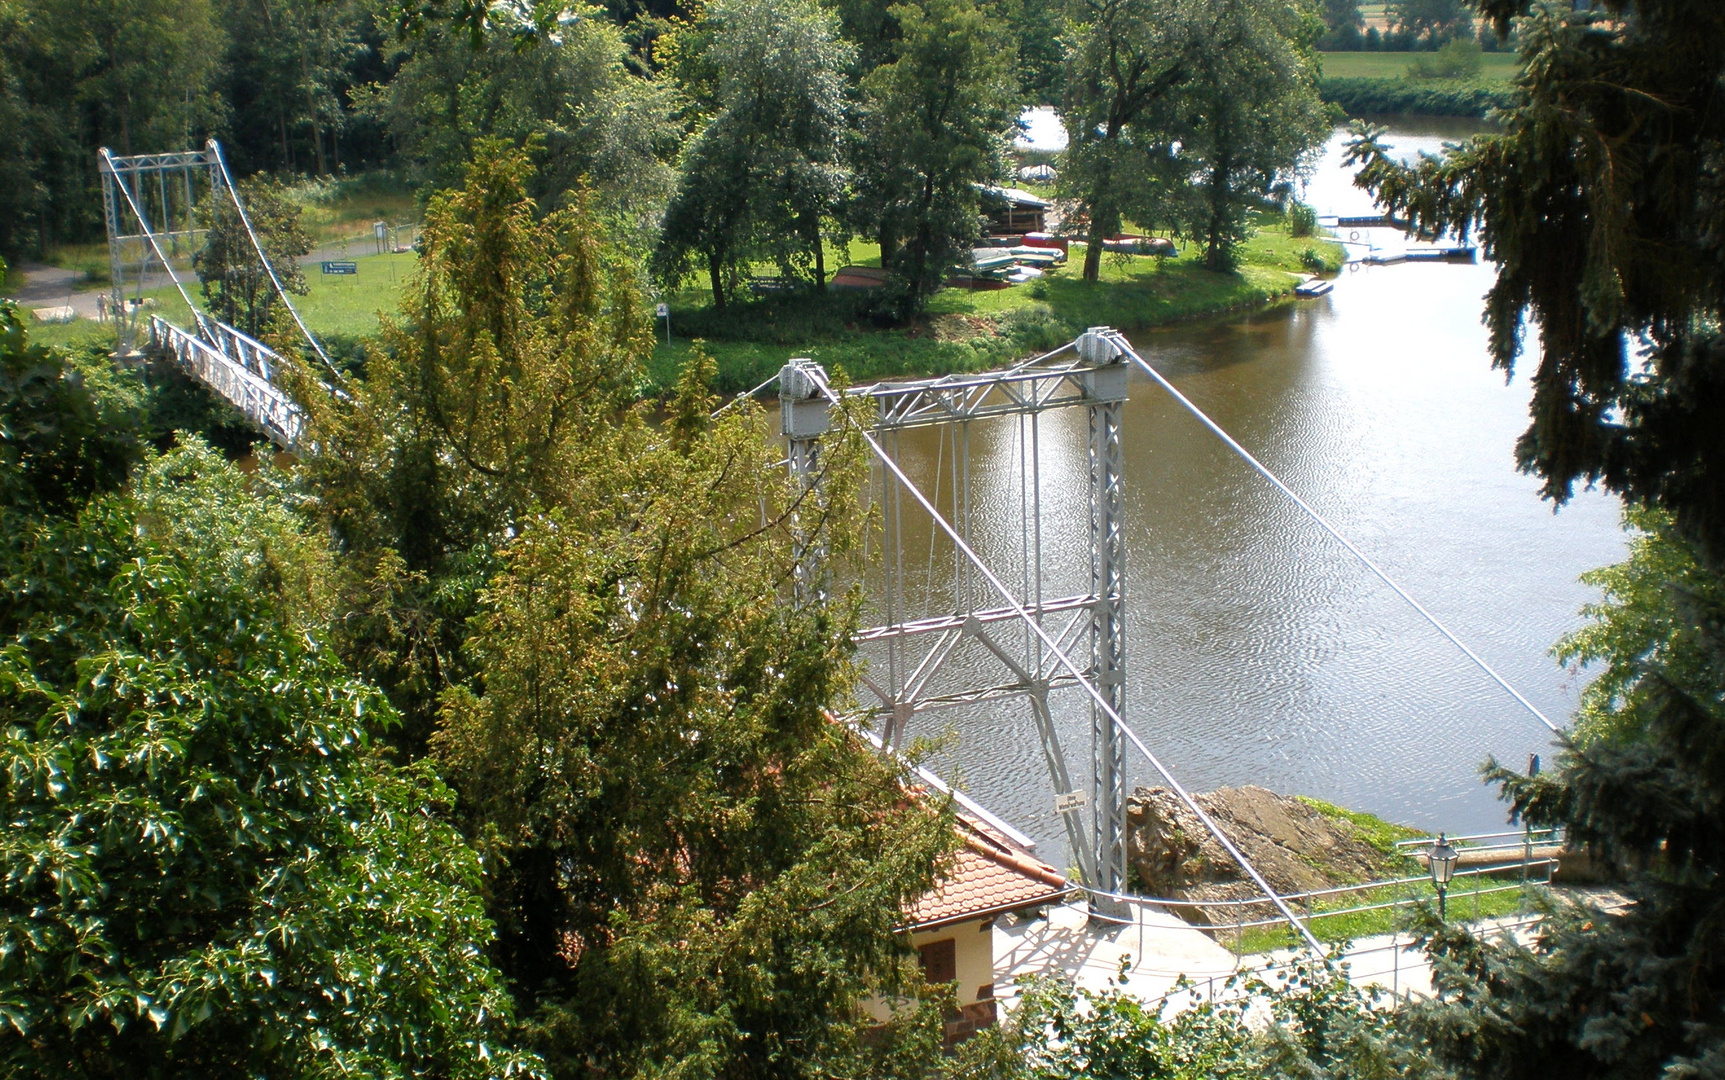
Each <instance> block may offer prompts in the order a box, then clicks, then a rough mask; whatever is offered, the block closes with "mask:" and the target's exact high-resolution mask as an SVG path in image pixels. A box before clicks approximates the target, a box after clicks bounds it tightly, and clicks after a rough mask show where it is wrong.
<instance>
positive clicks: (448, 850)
mask: <svg viewBox="0 0 1725 1080" xmlns="http://www.w3.org/2000/svg"><path fill="white" fill-rule="evenodd" d="M98 362H99V363H101V364H102V365H103V366H104V367H105V360H102V361H98ZM0 365H3V368H4V370H5V372H6V373H7V378H6V379H5V380H4V381H0V533H3V536H4V539H3V541H0V578H3V579H4V590H3V592H0V596H3V597H4V599H3V600H0V813H3V814H4V815H5V819H6V821H7V828H6V830H5V833H4V835H3V836H0V866H3V867H4V873H3V874H0V1073H4V1074H5V1075H8V1076H69V1077H129V1076H152V1075H154V1076H168V1075H197V1076H210V1077H236V1078H237V1077H242V1076H256V1075H260V1074H263V1075H272V1076H292V1077H299V1076H304V1077H311V1076H328V1075H331V1074H334V1073H344V1074H361V1075H369V1076H410V1075H444V1076H461V1077H494V1076H495V1077H501V1076H505V1075H511V1074H515V1075H520V1074H523V1073H528V1072H532V1071H534V1062H533V1061H532V1059H531V1058H528V1057H523V1056H522V1055H521V1054H519V1053H517V1052H515V1051H514V1050H512V1049H511V1048H510V1046H509V1041H508V1040H509V1038H510V1032H509V1030H508V1028H507V1024H508V1022H509V1021H508V1018H509V1010H510V1001H509V997H508V995H507V994H506V993H505V992H504V991H503V989H502V986H501V981H500V979H499V977H498V974H497V972H496V971H495V969H493V968H492V967H491V966H490V964H489V963H488V962H487V961H486V960H485V958H484V953H485V949H486V946H487V944H488V943H489V941H490V939H491V935H492V931H491V926H490V924H489V923H488V922H487V921H486V919H485V917H484V912H483V906H482V903H481V901H480V898H479V891H478V890H479V869H480V868H479V861H478V859H477V857H476V855H475V854H474V852H473V851H472V850H471V849H470V848H468V847H467V846H466V845H465V844H464V843H463V842H462V840H461V838H460V836H459V835H458V834H457V833H456V832H455V831H454V830H453V829H452V828H450V827H449V826H448V825H447V824H444V823H443V822H442V821H440V820H439V819H438V818H436V817H433V816H431V815H430V814H428V813H427V812H426V811H427V809H428V808H432V807H436V806H439V805H446V804H447V802H448V799H449V794H448V791H447V790H446V789H445V788H443V787H442V785H441V784H439V783H438V782H437V781H436V779H435V778H434V777H432V776H431V775H430V774H429V773H428V772H426V771H425V770H423V769H413V770H402V769H398V768H396V767H394V766H391V765H389V764H387V763H386V762H384V761H383V760H382V759H381V758H379V757H378V756H377V755H376V754H375V753H374V752H373V751H372V750H371V749H370V747H369V744H370V740H371V738H372V735H373V733H374V732H375V731H376V730H377V728H378V727H379V726H381V725H385V724H387V723H389V722H390V711H389V709H388V706H387V705H386V704H385V703H384V702H383V701H382V700H381V698H380V697H379V695H378V694H377V692H376V691H375V690H374V689H372V688H370V687H367V686H365V685H364V684H363V683H360V682H358V681H356V680H354V679H353V678H352V676H351V675H349V674H348V673H346V672H345V671H344V670H343V669H342V668H341V666H340V664H339V663H338V662H337V661H336V659H335V657H334V654H333V653H332V652H331V650H329V649H328V648H327V647H324V646H322V645H320V643H319V638H320V636H321V635H322V632H323V629H324V627H325V626H326V625H327V621H328V617H329V611H330V608H329V598H330V594H329V590H328V588H327V585H328V565H327V564H328V552H327V551H326V550H325V548H324V547H323V545H322V543H321V542H320V541H319V540H318V539H317V538H315V536H314V535H313V534H311V533H310V532H308V531H307V530H306V528H305V525H304V523H303V522H301V521H299V520H296V519H295V518H294V517H293V515H291V514H290V513H288V512H287V511H286V510H284V509H283V507H282V506H281V504H280V503H279V502H276V501H275V500H274V499H273V498H272V497H270V496H268V495H265V494H262V493H260V488H267V487H268V486H269V482H270V481H269V478H267V477H266V478H260V480H252V479H249V478H247V477H246V476H244V475H243V474H241V473H240V472H239V471H238V470H237V469H235V468H233V467H232V466H230V465H228V464H226V463H225V462H223V461H222V460H221V459H220V458H219V457H218V456H216V455H214V454H212V453H211V452H209V451H208V450H207V449H205V448H203V447H202V446H201V445H196V444H194V445H192V446H190V447H188V448H186V449H183V450H178V451H175V452H173V453H170V454H168V455H167V456H165V457H161V458H151V459H149V460H147V461H145V462H144V464H143V467H142V468H141V469H139V470H137V472H136V474H135V475H134V476H133V477H132V478H131V479H130V480H129V481H128V479H127V476H126V474H125V471H124V469H123V468H121V467H117V466H119V465H120V463H122V462H124V461H127V460H134V461H135V460H137V457H138V445H137V442H136V439H135V437H128V435H127V433H126V425H125V424H124V423H120V424H116V425H113V426H110V425H109V424H106V423H104V424H100V425H94V424H91V423H90V419H91V418H92V417H98V416H99V417H104V418H106V419H108V420H115V421H120V420H123V419H124V417H125V416H126V414H127V412H128V411H129V410H130V409H131V408H132V407H134V406H135V405H136V403H137V400H138V398H139V393H138V391H137V389H136V388H135V387H131V388H128V387H126V386H124V385H119V384H121V383H123V382H124V381H125V380H123V379H120V378H118V377H116V376H114V375H113V374H112V373H111V372H108V371H103V370H101V369H99V368H97V367H95V366H93V365H92V366H90V367H88V368H85V369H82V370H80V369H79V368H77V367H74V366H71V365H70V364H69V363H68V361H67V360H66V358H65V357H64V356H61V355H56V354H44V353H43V352H41V351H40V350H33V349H31V348H30V347H29V346H28V345H27V343H26V342H24V341H23V337H22V332H21V328H20V327H19V326H18V324H17V320H16V316H15V314H14V311H13V309H12V308H11V307H10V305H4V306H0ZM20 375H22V376H23V377H22V378H20V377H19V376H20ZM116 389H118V390H119V391H120V395H119V397H120V399H119V400H115V395H114V393H113V392H114V391H115V390H116ZM131 427H133V428H135V427H136V423H135V421H134V422H133V423H132V424H131Z"/></svg>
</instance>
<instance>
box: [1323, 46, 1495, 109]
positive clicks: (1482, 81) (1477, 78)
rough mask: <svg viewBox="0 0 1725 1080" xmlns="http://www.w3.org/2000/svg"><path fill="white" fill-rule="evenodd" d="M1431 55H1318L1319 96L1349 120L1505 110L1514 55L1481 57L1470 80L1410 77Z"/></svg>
mask: <svg viewBox="0 0 1725 1080" xmlns="http://www.w3.org/2000/svg"><path fill="white" fill-rule="evenodd" d="M1433 55H1434V54H1432V53H1411V52H1327V53H1320V54H1319V56H1320V58H1321V64H1322V70H1323V76H1322V77H1321V78H1320V79H1319V80H1318V93H1319V95H1320V96H1321V97H1322V98H1323V99H1324V100H1325V101H1327V102H1329V103H1331V104H1333V105H1335V106H1337V107H1338V108H1340V109H1341V110H1342V111H1344V112H1346V113H1347V114H1348V115H1349V116H1356V117H1357V116H1388V115H1408V116H1466V117H1474V118H1482V117H1484V116H1485V115H1486V114H1487V113H1489V112H1490V111H1491V110H1493V109H1501V108H1506V107H1508V105H1509V104H1510V101H1511V98H1512V96H1513V94H1514V79H1515V76H1516V75H1517V74H1518V73H1519V72H1520V70H1521V57H1520V56H1519V55H1517V54H1516V53H1513V52H1497V53H1485V54H1482V55H1481V56H1480V58H1479V59H1480V68H1479V72H1478V74H1476V75H1474V76H1472V77H1469V78H1453V79H1441V78H1410V77H1409V74H1408V69H1409V67H1410V66H1412V65H1413V64H1414V63H1415V62H1416V61H1417V60H1419V59H1420V58H1422V57H1423V58H1427V59H1429V58H1431V57H1432V56H1433Z"/></svg>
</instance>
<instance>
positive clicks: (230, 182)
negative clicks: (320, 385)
mask: <svg viewBox="0 0 1725 1080" xmlns="http://www.w3.org/2000/svg"><path fill="white" fill-rule="evenodd" d="M209 149H210V152H211V153H213V154H214V155H215V157H216V167H217V168H218V169H220V170H221V174H222V186H223V187H226V188H227V189H228V197H229V198H230V199H232V200H233V201H234V209H235V210H238V211H239V212H240V224H242V225H244V226H245V227H246V235H247V236H249V237H251V241H252V250H253V251H256V252H257V253H258V261H259V262H261V263H263V264H264V273H266V274H268V275H269V276H270V284H271V285H274V286H275V290H276V295H277V296H278V297H280V298H281V302H282V303H283V304H284V305H286V307H287V309H288V314H289V315H292V316H293V321H294V325H295V326H297V327H299V332H300V333H301V334H303V335H305V339H306V341H308V342H310V343H311V347H312V351H313V352H315V353H317V358H318V359H319V360H322V361H323V363H324V366H325V367H327V368H329V370H330V373H331V374H332V375H334V376H335V378H336V382H338V383H343V384H345V383H346V382H347V379H346V377H345V376H343V375H342V373H341V369H340V368H338V367H336V366H335V361H333V360H331V359H330V358H329V354H328V353H326V352H324V351H323V346H322V345H319V344H318V341H317V338H315V337H313V336H312V333H311V331H310V330H308V329H306V325H305V320H304V319H301V318H300V317H299V312H298V311H297V310H296V309H295V308H294V306H293V301H292V300H289V299H288V295H287V290H286V289H284V288H282V282H281V278H279V277H277V276H276V268H275V267H274V266H272V265H270V260H269V256H267V255H265V254H264V247H263V244H261V243H260V242H259V241H258V234H257V231H256V230H255V229H253V228H252V219H251V215H249V214H247V213H246V205H245V203H243V202H241V201H240V193H239V190H238V189H236V188H235V187H234V178H233V177H232V176H230V175H229V174H228V163H227V159H226V158H224V157H222V144H221V143H219V142H217V141H216V140H214V139H211V140H210V142H209Z"/></svg>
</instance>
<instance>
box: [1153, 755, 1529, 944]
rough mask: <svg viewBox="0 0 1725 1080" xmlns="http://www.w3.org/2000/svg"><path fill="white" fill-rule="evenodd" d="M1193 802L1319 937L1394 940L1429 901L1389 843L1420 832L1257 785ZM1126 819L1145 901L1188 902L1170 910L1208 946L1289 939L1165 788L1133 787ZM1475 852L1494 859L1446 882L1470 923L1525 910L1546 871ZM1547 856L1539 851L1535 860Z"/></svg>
mask: <svg viewBox="0 0 1725 1080" xmlns="http://www.w3.org/2000/svg"><path fill="white" fill-rule="evenodd" d="M1195 798H1196V800H1197V802H1198V804H1199V805H1200V806H1201V807H1203V808H1204V812H1205V813H1206V814H1208V815H1209V816H1210V817H1211V819H1212V820H1214V821H1215V822H1216V823H1217V825H1218V826H1220V827H1221V829H1222V831H1223V832H1225V833H1227V834H1228V836H1229V838H1230V839H1231V840H1232V841H1233V842H1234V844H1235V845H1236V846H1237V847H1238V848H1239V849H1240V851H1241V852H1243V853H1244V854H1245V856H1246V857H1247V858H1248V859H1250V860H1251V862H1252V864H1253V866H1254V867H1255V868H1256V869H1257V870H1258V872H1259V873H1260V874H1262V875H1263V876H1264V879H1265V880H1266V881H1267V882H1268V883H1269V885H1270V887H1271V888H1272V889H1274V890H1275V891H1276V892H1277V893H1278V894H1280V895H1281V896H1283V897H1287V898H1289V902H1290V903H1291V904H1292V905H1293V906H1294V907H1295V909H1296V910H1298V911H1299V913H1300V914H1301V915H1302V916H1305V917H1306V918H1307V920H1308V925H1309V927H1310V929H1311V930H1312V933H1313V934H1314V935H1315V936H1316V937H1317V938H1318V939H1319V940H1320V941H1348V940H1354V939H1357V938H1361V937H1367V936H1370V935H1374V934H1385V933H1391V932H1393V931H1395V930H1396V929H1398V928H1400V927H1401V926H1402V925H1404V924H1405V922H1406V920H1407V918H1408V916H1409V913H1410V911H1411V909H1412V908H1413V907H1414V906H1416V905H1418V904H1421V903H1431V902H1432V901H1433V900H1434V899H1435V896H1436V892H1435V889H1434V888H1433V886H1432V883H1431V882H1430V880H1429V879H1428V878H1427V877H1426V871H1425V869H1424V866H1423V864H1422V863H1421V862H1420V861H1419V860H1418V859H1415V858H1410V853H1409V851H1408V850H1405V849H1401V848H1398V847H1397V844H1398V843H1401V842H1405V841H1422V842H1423V841H1424V838H1425V837H1427V836H1428V835H1429V834H1428V833H1426V832H1425V831H1424V830H1420V829H1415V828H1412V827H1410V826H1406V825H1398V824H1396V823H1394V822H1390V821H1386V820H1384V819H1382V818H1379V817H1376V816H1374V815H1372V814H1367V813H1363V812H1360V811H1357V810H1348V809H1345V808H1343V807H1340V806H1335V805H1333V804H1331V803H1327V802H1323V801H1322V800H1319V799H1313V798H1308V797H1306V796H1298V795H1296V796H1289V795H1278V794H1276V793H1275V792H1272V791H1268V790H1266V789H1264V788H1262V787H1257V786H1253V785H1247V786H1244V787H1233V788H1218V789H1217V790H1215V791H1211V792H1205V793H1202V794H1199V795H1197V796H1195ZM1126 823H1127V852H1128V855H1127V858H1128V866H1129V872H1130V876H1131V880H1132V884H1133V885H1134V887H1135V888H1136V889H1137V890H1138V891H1139V892H1140V893H1141V894H1143V895H1148V896H1154V897H1165V898H1169V899H1173V900H1179V901H1188V902H1189V903H1188V904H1176V905H1172V906H1171V910H1172V911H1173V912H1174V913H1175V914H1177V915H1179V916H1180V917H1181V918H1183V919H1185V920H1186V921H1187V922H1189V923H1191V924H1193V925H1195V926H1199V927H1210V928H1213V929H1211V930H1209V932H1210V933H1212V934H1213V935H1215V937H1216V940H1217V941H1218V942H1219V943H1221V944H1223V945H1225V946H1226V947H1228V948H1229V949H1231V950H1232V951H1234V952H1235V953H1239V954H1245V953H1256V952H1263V951H1266V950H1269V949H1276V948H1282V947H1285V946H1287V945H1291V944H1294V943H1295V942H1294V939H1293V937H1292V932H1291V931H1290V929H1289V928H1288V927H1287V926H1286V925H1285V924H1284V923H1283V922H1282V920H1281V916H1280V914H1279V913H1278V912H1277V911H1275V910H1274V909H1273V908H1272V907H1271V906H1270V905H1269V904H1268V903H1264V902H1255V901H1258V899H1259V898H1260V897H1261V896H1262V895H1263V894H1262V891H1261V890H1260V889H1259V888H1258V886H1257V885H1256V883H1254V882H1252V881H1250V880H1249V879H1247V878H1246V877H1245V876H1244V875H1243V873H1242V872H1241V871H1240V870H1239V868H1238V866H1237V865H1236V864H1235V863H1234V861H1233V858H1232V856H1230V855H1229V854H1228V852H1227V851H1226V850H1225V849H1223V848H1222V846H1221V844H1220V843H1218V842H1217V841H1216V839H1215V838H1214V837H1213V836H1212V835H1211V834H1210V833H1209V831H1208V830H1207V829H1206V828H1205V827H1204V826H1203V825H1202V824H1201V823H1200V822H1199V821H1198V819H1197V817H1196V815H1194V814H1192V812H1191V811H1190V810H1189V809H1187V808H1186V806H1185V805H1184V804H1183V803H1182V802H1181V801H1180V800H1179V799H1178V798H1176V797H1175V796H1174V794H1173V793H1172V792H1170V791H1169V790H1168V789H1166V788H1143V787H1141V788H1138V789H1137V791H1135V792H1134V793H1133V795H1132V797H1131V799H1130V800H1128V802H1127V810H1126ZM1458 843H1459V841H1458ZM1481 854H1482V855H1483V854H1489V855H1491V857H1489V858H1481V859H1478V860H1475V864H1476V865H1469V866H1464V867H1463V868H1462V871H1463V872H1462V873H1460V874H1458V875H1457V877H1456V878H1455V880H1454V882H1453V884H1452V886H1451V889H1450V892H1451V893H1452V895H1453V899H1454V901H1455V903H1456V905H1457V911H1458V913H1461V914H1462V915H1463V917H1465V918H1468V919H1472V920H1476V921H1477V920H1479V919H1490V918H1497V917H1499V916H1503V915H1507V914H1512V913H1515V912H1518V911H1520V910H1522V909H1523V908H1524V906H1525V904H1526V900H1527V897H1526V894H1525V891H1524V889H1523V888H1522V885H1523V884H1524V883H1525V882H1527V881H1529V880H1532V881H1533V882H1535V883H1542V882H1543V881H1544V880H1545V878H1546V869H1547V866H1546V864H1544V863H1540V864H1539V865H1538V866H1537V868H1536V869H1535V870H1534V871H1533V873H1532V874H1531V877H1530V876H1529V874H1528V871H1527V869H1526V868H1524V867H1522V866H1520V865H1505V864H1508V863H1511V862H1513V860H1512V859H1511V858H1510V857H1508V856H1503V855H1502V854H1501V853H1498V852H1497V851H1496V849H1486V850H1485V851H1483V852H1481ZM1548 854H1549V852H1548V851H1546V850H1544V849H1542V850H1541V851H1540V853H1539V856H1540V857H1541V858H1543V857H1546V856H1547V855H1548ZM1464 861H1465V860H1464ZM1500 865H1501V869H1494V868H1495V867H1499V866H1500ZM1242 924H1243V925H1242Z"/></svg>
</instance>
